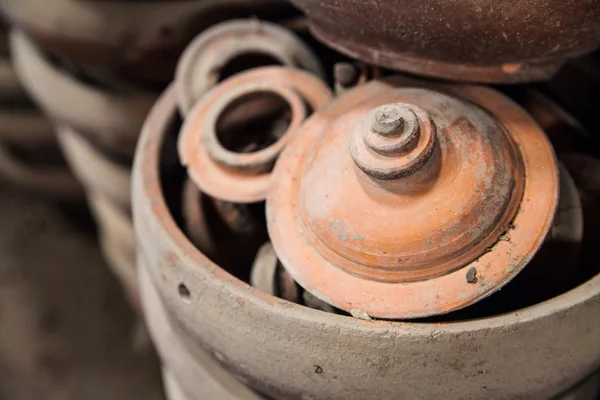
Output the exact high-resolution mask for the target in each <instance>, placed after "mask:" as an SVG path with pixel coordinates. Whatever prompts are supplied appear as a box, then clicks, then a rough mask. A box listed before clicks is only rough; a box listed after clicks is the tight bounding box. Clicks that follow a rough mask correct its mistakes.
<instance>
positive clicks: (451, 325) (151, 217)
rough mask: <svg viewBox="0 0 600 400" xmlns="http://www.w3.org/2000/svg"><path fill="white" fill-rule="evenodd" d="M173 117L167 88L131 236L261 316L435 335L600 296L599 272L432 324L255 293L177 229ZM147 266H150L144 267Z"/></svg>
mask: <svg viewBox="0 0 600 400" xmlns="http://www.w3.org/2000/svg"><path fill="white" fill-rule="evenodd" d="M175 113H176V101H175V91H174V88H173V86H170V87H169V88H167V90H166V91H165V92H164V93H163V95H162V96H161V97H160V98H159V100H158V102H157V103H156V104H155V106H154V107H153V108H152V110H151V112H150V114H149V117H148V119H147V121H146V123H145V125H144V127H143V129H142V134H141V137H140V141H139V144H138V147H137V150H136V157H135V163H134V174H133V176H134V178H133V179H134V183H133V196H134V217H135V219H136V222H139V223H136V224H135V225H136V233H137V235H138V237H140V236H143V234H145V233H146V232H147V231H149V229H148V228H149V227H151V228H152V229H155V230H156V234H157V235H158V236H159V238H160V240H161V241H162V243H163V245H164V247H165V249H166V250H167V251H168V252H169V254H170V256H171V257H176V258H178V259H180V260H181V261H182V264H183V265H186V267H188V268H190V270H189V271H182V272H183V273H193V274H194V275H195V276H196V277H198V278H199V279H201V280H202V281H203V282H204V283H207V284H214V285H218V286H223V290H227V292H228V293H227V294H228V295H230V296H236V297H238V298H239V299H240V300H241V301H244V302H245V304H247V305H248V304H251V305H252V306H254V307H257V308H260V309H262V310H263V311H264V312H267V313H271V314H276V315H277V316H279V317H284V318H288V319H289V318H301V319H306V318H310V319H312V320H314V321H316V322H322V323H323V322H324V323H335V324H336V325H340V324H342V325H344V326H346V327H348V328H353V329H359V330H364V329H377V328H396V329H398V330H399V332H400V333H406V334H408V335H411V334H416V333H418V332H425V331H434V330H435V331H436V332H439V331H440V330H448V331H455V330H459V331H461V332H464V331H475V330H479V329H490V328H493V327H504V328H506V327H507V326H510V325H514V324H519V323H523V322H524V321H527V320H533V319H537V318H544V317H546V316H548V315H551V314H554V313H556V312H559V311H562V310H567V309H569V308H572V307H573V306H575V305H577V304H581V303H582V302H587V301H590V300H593V299H594V298H595V297H597V296H600V274H598V275H596V276H594V277H593V278H591V279H589V280H588V281H586V282H584V283H582V284H580V285H579V286H577V287H575V288H573V289H571V290H569V291H567V292H565V293H563V294H561V295H559V296H557V297H554V298H551V299H548V300H546V301H544V302H541V303H538V304H535V305H532V306H529V307H526V308H523V309H519V310H516V311H512V312H509V313H505V314H499V315H494V316H490V317H484V318H478V319H474V320H464V321H455V322H444V323H431V322H404V321H387V320H361V319H357V318H354V317H349V316H343V315H335V314H327V313H324V312H321V311H318V310H313V309H310V308H308V307H304V306H302V305H298V304H293V303H290V302H287V301H285V300H283V299H280V298H277V297H274V296H272V295H269V294H266V293H263V292H260V291H258V290H257V289H255V288H253V287H251V286H250V285H248V284H247V283H245V282H243V281H241V280H239V279H238V278H236V277H234V276H233V275H231V274H229V273H228V272H227V271H225V270H223V269H221V267H219V266H218V265H216V264H214V263H213V262H212V261H211V260H209V259H208V258H207V257H206V256H204V255H203V254H202V253H201V252H200V251H199V250H198V249H196V247H195V246H194V245H193V244H192V242H191V241H190V240H189V239H188V238H187V236H186V235H185V233H184V232H183V231H182V230H181V229H180V228H179V227H178V226H177V223H176V222H175V219H174V218H173V215H172V214H171V212H170V210H169V208H168V206H167V203H166V200H165V198H164V194H163V186H162V182H161V179H160V170H159V166H160V162H159V160H160V155H161V150H162V145H163V141H164V139H165V136H166V132H164V130H163V131H162V132H161V130H160V129H159V128H160V127H161V126H162V127H167V126H168V124H169V123H170V122H171V121H172V119H173V117H174V116H175ZM142 231H146V232H142ZM139 243H140V246H141V252H142V253H143V252H144V250H145V249H144V246H145V241H144V240H139ZM146 265H149V264H148V263H146ZM150 265H151V264H150ZM151 276H152V277H153V279H154V281H155V282H156V283H159V284H158V286H159V287H160V286H161V285H160V282H157V281H160V279H158V277H159V276H160V273H159V271H151Z"/></svg>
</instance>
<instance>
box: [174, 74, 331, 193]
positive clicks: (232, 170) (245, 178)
mask: <svg viewBox="0 0 600 400" xmlns="http://www.w3.org/2000/svg"><path fill="white" fill-rule="evenodd" d="M265 95H268V96H269V97H264V96H265ZM256 96H262V97H256ZM331 97H332V94H331V91H330V90H329V88H328V87H327V85H326V84H325V83H324V82H323V81H321V79H319V78H318V77H316V76H314V75H310V74H308V73H306V72H303V71H300V70H297V69H293V68H287V67H261V68H255V69H252V70H250V71H247V72H242V73H239V74H236V75H234V76H232V77H231V78H228V79H226V80H225V81H223V82H222V83H220V84H219V85H217V86H216V87H215V88H213V89H212V90H211V91H209V92H208V93H207V94H206V95H205V96H203V97H202V99H201V100H199V101H198V102H197V104H196V106H195V107H194V108H193V109H192V111H191V112H190V113H189V114H188V115H187V116H186V118H185V124H184V125H183V128H182V130H181V133H180V136H179V141H178V152H179V158H180V160H181V163H182V164H183V165H184V166H185V167H187V172H188V176H189V177H190V178H191V179H192V180H193V181H194V182H195V183H196V185H198V187H199V188H200V189H201V190H202V192H204V193H207V194H209V195H210V196H212V197H215V198H218V199H221V200H225V201H231V202H237V203H253V202H258V201H262V200H264V199H265V197H266V195H267V191H268V189H269V184H270V177H271V169H272V167H273V164H274V162H275V160H276V159H277V157H278V156H279V154H280V152H281V151H282V150H283V149H284V148H285V146H287V144H288V143H289V141H290V140H291V139H292V137H293V136H294V135H295V134H296V132H297V131H298V128H299V127H300V125H301V124H302V123H303V122H304V120H305V118H306V117H307V116H308V115H309V114H310V113H311V112H312V110H316V109H318V108H320V107H322V106H324V105H325V104H327V103H328V102H329V101H330V99H331ZM274 99H278V100H279V101H282V102H283V103H284V104H286V105H287V107H288V108H289V122H288V123H287V124H284V127H285V129H283V132H279V133H276V132H274V131H273V130H272V129H271V128H272V127H277V128H281V124H279V122H282V121H277V120H276V121H273V124H272V125H271V127H269V128H268V129H267V128H265V131H256V130H254V131H252V130H251V129H250V128H249V127H250V126H252V124H251V120H253V119H255V118H256V119H266V120H269V121H270V118H271V116H270V114H273V112H274V111H276V110H277V109H278V108H279V106H278V105H277V104H276V103H275V104H274V102H273V100H274ZM275 114H277V113H275ZM222 125H229V126H230V127H233V129H231V128H230V129H228V130H229V131H232V132H233V134H229V137H228V138H227V141H228V142H230V143H229V144H230V145H231V147H230V146H226V145H225V144H224V141H223V139H222V137H220V130H221V129H220V128H221V126H222ZM255 129H256V128H255ZM259 129H262V128H259ZM245 136H250V137H254V136H257V137H258V140H264V139H265V137H268V138H273V139H274V140H273V141H272V143H271V142H268V143H267V144H266V145H265V146H263V147H258V146H257V144H256V143H248V142H247V139H248V138H247V137H246V138H245ZM240 143H246V144H248V145H250V146H248V147H250V150H245V149H239V148H234V147H235V146H238V145H239V144H240ZM252 146H254V147H252ZM232 147H233V148H232ZM238 147H239V146H238Z"/></svg>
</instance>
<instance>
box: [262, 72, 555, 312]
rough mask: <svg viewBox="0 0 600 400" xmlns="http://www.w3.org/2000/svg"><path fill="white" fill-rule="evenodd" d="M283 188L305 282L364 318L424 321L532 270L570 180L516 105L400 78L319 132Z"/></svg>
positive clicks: (300, 143) (337, 113) (320, 121)
mask: <svg viewBox="0 0 600 400" xmlns="http://www.w3.org/2000/svg"><path fill="white" fill-rule="evenodd" d="M396 84H397V82H396ZM432 88H433V89H436V90H437V91H432V90H430V89H432ZM465 100H466V101H465ZM475 104H478V105H479V106H481V107H478V106H476V105H475ZM485 109H487V111H486V110H485ZM271 190H272V191H271V193H270V195H269V198H268V203H267V213H268V226H269V232H270V235H271V239H272V241H273V244H274V246H275V249H276V251H277V254H278V256H279V257H280V259H281V262H282V263H283V265H284V266H285V267H286V268H287V269H288V270H289V272H290V273H291V274H292V276H293V277H294V278H295V279H296V280H297V281H298V283H300V284H301V285H302V286H304V287H305V289H306V290H308V291H310V292H312V293H313V294H314V295H316V296H317V297H319V298H321V299H322V300H325V301H327V302H329V303H330V304H332V305H334V306H336V307H339V308H342V309H345V310H347V311H350V312H355V313H356V311H357V310H358V311H364V312H365V313H366V314H368V315H370V316H375V317H382V318H414V317H422V316H428V315H434V314H442V313H446V312H449V311H452V310H455V309H459V308H462V307H464V306H466V305H468V304H471V303H473V302H475V301H477V300H478V299H480V298H482V297H485V296H487V295H489V294H490V293H492V292H494V291H495V290H497V289H499V288H500V287H501V286H502V285H503V284H505V283H506V282H507V281H509V280H510V279H511V278H512V277H513V276H514V275H515V274H516V273H517V272H519V271H520V270H521V269H522V268H523V267H524V266H525V265H526V264H527V262H528V261H529V260H530V259H531V257H532V256H533V255H534V253H535V252H536V251H537V249H538V248H539V246H540V245H541V243H542V242H543V240H544V238H545V236H546V234H547V232H548V229H549V227H550V225H551V222H552V218H553V216H554V212H555V208H556V203H557V199H558V178H557V166H556V161H555V157H554V153H553V151H552V148H551V145H550V143H549V142H548V140H547V138H546V136H545V135H544V133H543V132H542V131H541V130H540V129H539V128H538V127H537V126H536V125H535V123H534V122H533V121H532V120H531V119H530V118H529V117H528V116H527V115H526V114H525V113H524V112H523V111H522V110H521V109H519V108H518V107H517V106H516V105H515V104H513V103H512V102H510V101H509V100H508V99H506V98H505V97H503V96H502V95H500V94H498V93H496V92H494V91H492V90H490V89H486V88H480V87H464V86H463V87H459V86H456V87H451V86H442V85H439V86H430V88H429V89H423V88H398V87H397V86H396V85H395V84H394V81H393V80H388V81H375V82H372V83H369V84H366V85H363V86H361V87H359V88H357V89H355V90H353V91H350V92H348V93H347V94H345V95H343V96H340V97H339V98H338V99H337V100H335V101H334V102H333V103H332V104H331V105H330V106H328V107H326V108H325V109H324V110H322V111H320V112H318V113H317V114H315V115H314V116H313V117H312V118H311V119H310V120H309V121H307V123H306V124H305V125H304V126H303V128H302V130H301V132H300V133H299V134H298V136H297V139H295V140H294V141H293V142H292V143H291V144H290V147H289V150H287V151H286V152H285V153H284V154H283V155H282V157H281V159H280V160H279V161H278V163H277V165H276V167H275V170H274V175H273V187H272V189H271ZM532 202H534V203H535V206H534V204H533V203H532Z"/></svg>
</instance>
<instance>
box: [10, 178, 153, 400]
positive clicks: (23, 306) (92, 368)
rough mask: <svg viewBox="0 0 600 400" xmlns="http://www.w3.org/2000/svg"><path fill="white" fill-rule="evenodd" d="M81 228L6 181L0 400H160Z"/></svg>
mask: <svg viewBox="0 0 600 400" xmlns="http://www.w3.org/2000/svg"><path fill="white" fill-rule="evenodd" d="M75 220H77V221H79V223H74V222H73V220H72V219H69V218H67V217H66V216H65V215H64V214H61V212H59V209H58V207H57V206H55V205H53V204H52V203H51V202H48V201H44V199H39V198H34V196H31V195H26V194H25V195H24V194H23V193H20V192H17V191H15V190H14V189H11V188H9V187H7V185H6V184H5V183H3V182H1V181H0V400H29V399H32V400H33V399H36V400H38V399H44V400H58V399H61V400H63V399H81V400H95V399H98V400H101V399H102V400H104V399H111V400H121V399H123V400H124V399H145V400H162V399H164V396H163V390H162V386H161V383H160V374H159V366H158V361H157V359H156V356H155V355H154V354H153V352H152V350H151V348H150V346H149V342H148V339H147V337H145V336H144V334H143V333H142V334H140V329H138V328H136V326H138V323H137V321H136V317H135V315H134V313H133V312H132V311H131V309H130V308H129V306H128V304H127V303H126V301H125V299H124V297H123V295H122V294H121V291H120V288H119V286H118V284H117V282H116V281H115V279H114V278H113V277H112V276H111V275H110V273H109V272H108V269H107V268H106V266H105V265H104V262H103V260H102V257H101V255H100V252H99V250H98V248H97V246H96V244H95V239H94V237H93V236H92V235H91V234H90V233H86V230H85V229H83V227H82V226H79V225H81V218H76V219H75ZM142 332H143V330H142Z"/></svg>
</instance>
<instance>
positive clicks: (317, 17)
mask: <svg viewBox="0 0 600 400" xmlns="http://www.w3.org/2000/svg"><path fill="white" fill-rule="evenodd" d="M293 3H295V4H296V5H297V6H298V7H300V8H301V9H303V10H304V12H305V13H306V14H307V16H308V17H309V19H310V27H311V30H312V32H313V33H314V34H315V36H317V37H318V38H319V39H321V40H322V41H323V42H325V43H327V44H328V45H330V46H331V47H333V48H335V49H336V50H339V51H340V52H342V53H345V54H347V55H350V56H352V57H355V58H358V59H361V60H363V61H367V62H371V63H373V64H377V65H381V66H385V67H389V68H393V69H397V70H402V71H409V72H412V73H415V74H420V75H428V76H435V77H440V78H446V79H452V80H464V81H479V82H523V81H534V80H542V79H547V78H549V77H550V76H552V75H553V74H554V73H555V72H556V71H557V70H558V68H559V67H560V65H561V64H562V63H563V62H564V61H565V60H566V59H567V58H569V57H574V56H577V55H580V54H584V53H587V52H590V51H592V50H593V49H594V48H596V47H598V45H600V1H597V0H592V1H589V0H573V1H563V0H529V1H522V0H507V1H502V2H500V3H499V2H497V1H495V0H478V1H470V0H469V1H467V0H454V1H439V0H425V1H423V0H402V1H400V0H393V1H373V0H346V1H340V0H325V1H322V0H319V1H317V0H293Z"/></svg>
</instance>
